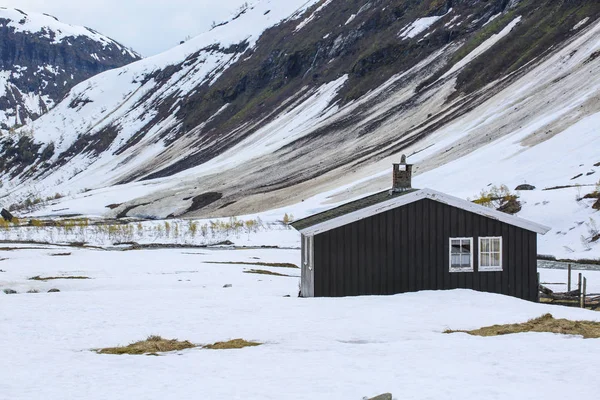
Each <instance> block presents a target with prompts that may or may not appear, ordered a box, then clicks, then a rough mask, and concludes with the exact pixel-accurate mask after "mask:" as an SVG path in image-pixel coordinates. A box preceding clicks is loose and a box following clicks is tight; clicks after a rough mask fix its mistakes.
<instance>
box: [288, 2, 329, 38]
mask: <svg viewBox="0 0 600 400" xmlns="http://www.w3.org/2000/svg"><path fill="white" fill-rule="evenodd" d="M332 1H333V0H326V1H325V2H324V3H323V4H321V5H320V6H319V7H317V9H316V10H315V11H314V12H313V13H312V14H310V15H309V16H308V17H306V18H305V19H304V20H302V22H300V23H299V24H298V26H296V29H295V30H294V32H298V31H300V30H301V29H302V28H304V27H305V26H306V25H308V24H309V23H311V22H312V21H313V20H314V19H315V18H317V14H319V12H321V10H323V9H324V8H325V7H327V6H328V5H329V4H331V2H332ZM307 3H311V4H310V5H312V4H316V3H318V1H308V2H307ZM304 8H305V9H306V8H308V6H305V7H304Z"/></svg>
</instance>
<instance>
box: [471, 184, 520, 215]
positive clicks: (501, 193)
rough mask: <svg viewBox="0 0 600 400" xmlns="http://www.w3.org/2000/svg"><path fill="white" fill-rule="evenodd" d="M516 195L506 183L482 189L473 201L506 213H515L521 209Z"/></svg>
mask: <svg viewBox="0 0 600 400" xmlns="http://www.w3.org/2000/svg"><path fill="white" fill-rule="evenodd" d="M518 198H519V197H518V196H517V195H515V194H513V193H512V192H511V191H510V189H509V188H508V187H507V186H506V185H500V186H492V187H491V188H490V189H489V190H488V191H486V190H482V191H481V193H480V194H479V197H478V198H476V199H475V200H473V203H475V204H479V205H482V206H485V207H489V208H494V209H496V210H498V211H502V212H505V213H507V214H516V213H517V212H519V211H521V203H520V202H519V201H518Z"/></svg>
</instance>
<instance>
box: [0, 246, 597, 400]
mask: <svg viewBox="0 0 600 400" xmlns="http://www.w3.org/2000/svg"><path fill="white" fill-rule="evenodd" d="M64 251H69V252H71V253H72V255H71V256H63V257H52V256H50V254H52V253H55V252H64ZM0 258H8V259H7V260H4V261H2V262H0V268H1V269H2V270H3V271H5V272H0V286H1V287H2V288H5V287H7V285H10V286H12V287H13V288H14V289H16V290H18V291H24V290H25V289H27V290H29V289H31V288H37V289H47V288H50V287H56V288H59V289H60V290H61V292H60V293H49V294H47V293H39V294H17V295H4V294H0V309H1V310H2V312H1V313H0V321H1V323H0V337H2V338H3V339H2V341H0V353H1V354H2V355H3V360H4V363H5V365H6V366H9V368H6V369H3V371H2V374H1V375H0V393H2V396H6V398H11V399H32V398H44V399H71V398H86V399H106V398H111V399H132V398H140V399H141V398H143V399H164V398H205V399H217V400H218V399H282V398H285V399H307V398H313V399H325V398H326V399H340V400H342V399H344V400H347V399H357V400H358V399H361V398H362V397H363V396H373V395H376V394H379V393H382V392H385V391H390V392H392V393H394V395H395V397H396V398H398V399H440V398H463V399H480V398H482V397H484V398H486V399H509V398H510V399H531V398H538V397H540V398H543V397H549V398H559V397H564V396H574V395H575V396H593V395H594V394H595V393H596V391H597V385H596V382H597V377H596V374H595V372H594V369H593V368H557V367H556V365H574V366H575V365H593V364H594V363H595V362H596V361H597V359H598V356H600V347H598V340H597V339H588V340H584V339H581V338H578V337H571V336H561V335H554V334H539V333H526V334H518V335H509V336H503V337H493V338H481V337H471V336H468V335H466V334H453V335H445V334H443V333H442V332H443V331H444V330H445V329H448V328H452V329H474V328H479V327H482V326H487V325H491V324H498V323H514V322H523V321H525V320H527V319H530V318H535V317H538V316H540V315H542V314H544V313H547V312H551V313H552V314H553V315H554V316H555V317H557V318H570V319H587V320H595V321H600V316H599V315H600V314H597V313H594V312H591V311H585V310H579V309H570V308H564V307H556V306H546V305H540V304H534V303H528V302H524V301H521V300H518V299H514V298H509V297H504V296H499V295H492V294H484V293H477V292H472V291H467V290H456V291H445V292H421V293H410V294H403V295H397V296H389V297H362V298H342V299H300V298H297V297H296V295H297V290H298V278H297V277H273V276H266V275H252V274H245V273H243V271H244V270H245V269H249V268H254V267H252V266H245V265H217V264H211V263H209V262H211V261H222V262H230V261H233V262H291V263H295V264H298V263H299V261H300V252H299V251H298V250H277V249H253V250H234V249H198V250H152V251H150V250H148V251H130V252H111V251H92V250H78V249H68V250H66V249H61V248H55V247H47V248H43V249H39V250H26V249H23V250H14V251H0ZM256 268H261V269H268V270H273V271H277V272H280V273H286V274H290V275H295V276H298V275H299V270H295V269H286V268H269V267H260V266H257V267H256ZM75 274H76V275H84V276H89V277H90V278H93V279H90V280H80V281H79V280H78V281H75V280H73V281H67V280H56V281H50V282H46V283H44V282H37V281H29V280H27V278H29V277H31V276H35V275H43V276H52V275H54V276H57V275H75ZM545 274H546V271H545V270H544V271H542V276H543V278H542V279H544V278H545ZM225 284H232V285H233V287H231V288H223V285H225ZM286 295H290V297H289V298H286V297H283V296H286ZM151 334H158V335H162V336H164V337H167V338H178V339H181V340H190V341H192V342H194V343H198V344H206V343H213V342H215V341H221V340H228V339H233V338H244V339H247V340H257V341H260V342H263V343H264V345H262V346H259V347H256V348H247V349H242V350H227V351H209V350H200V349H192V350H186V351H182V352H178V353H170V354H166V355H164V356H161V357H147V356H111V355H104V356H101V355H97V354H95V353H94V352H92V351H89V350H90V349H93V348H99V347H106V346H114V345H119V344H127V343H129V342H132V341H136V340H140V339H143V338H145V337H146V336H148V335H151ZM541 360H543V362H542V361H541ZM32 377H34V379H32Z"/></svg>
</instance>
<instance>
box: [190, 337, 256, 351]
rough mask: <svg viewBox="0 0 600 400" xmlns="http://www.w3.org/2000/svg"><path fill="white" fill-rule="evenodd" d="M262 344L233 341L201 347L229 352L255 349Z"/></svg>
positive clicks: (242, 340)
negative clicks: (231, 350) (247, 348)
mask: <svg viewBox="0 0 600 400" xmlns="http://www.w3.org/2000/svg"><path fill="white" fill-rule="evenodd" d="M261 344H262V343H259V342H248V341H247V340H244V339H233V340H230V341H228V342H217V343H214V344H207V345H206V346H203V347H202V348H204V349H210V350H229V349H243V348H244V347H256V346H260V345H261Z"/></svg>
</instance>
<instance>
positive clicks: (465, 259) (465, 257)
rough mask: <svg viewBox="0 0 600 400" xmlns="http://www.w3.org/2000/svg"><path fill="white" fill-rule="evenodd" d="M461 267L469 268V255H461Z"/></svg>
mask: <svg viewBox="0 0 600 400" xmlns="http://www.w3.org/2000/svg"><path fill="white" fill-rule="evenodd" d="M461 257H462V258H461V265H462V266H463V267H470V266H471V255H470V254H462V255H461Z"/></svg>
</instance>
